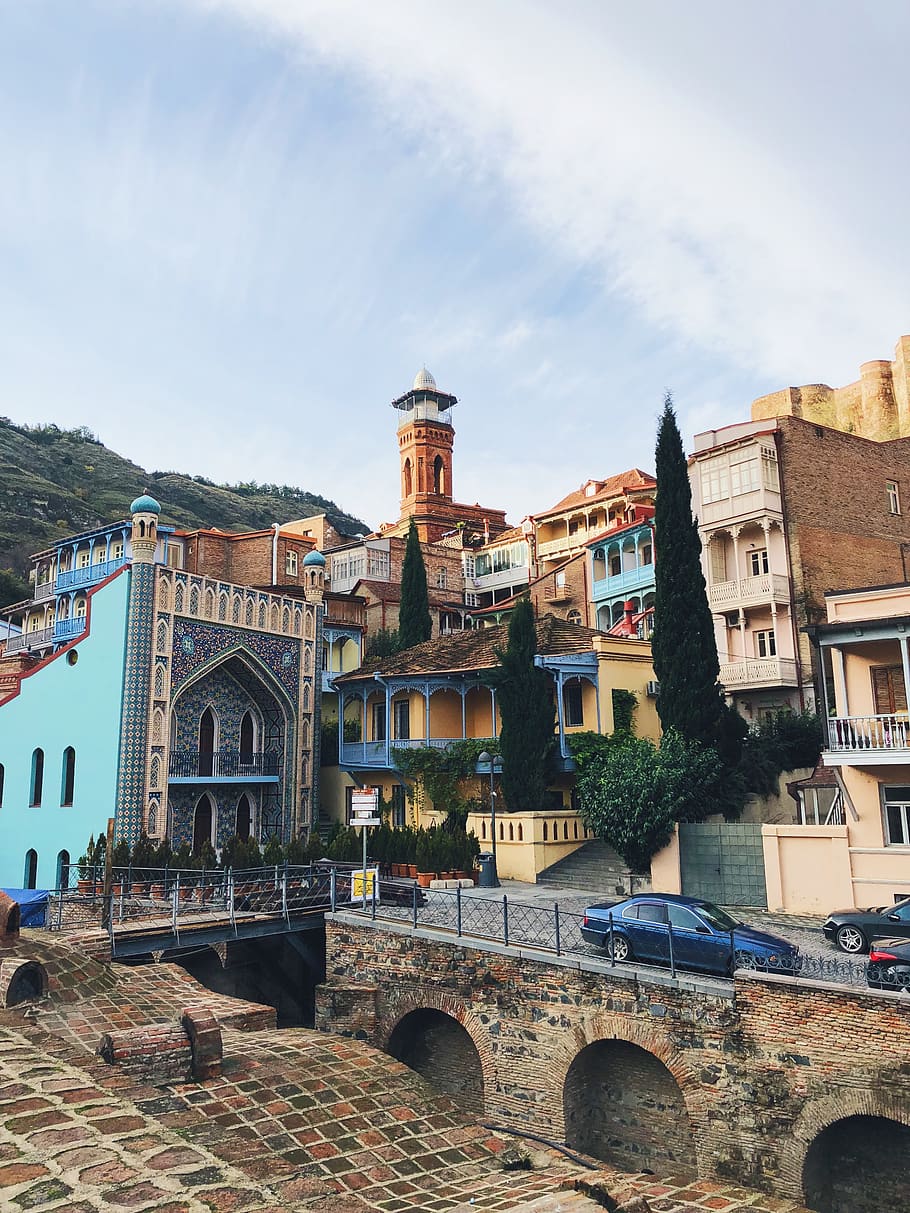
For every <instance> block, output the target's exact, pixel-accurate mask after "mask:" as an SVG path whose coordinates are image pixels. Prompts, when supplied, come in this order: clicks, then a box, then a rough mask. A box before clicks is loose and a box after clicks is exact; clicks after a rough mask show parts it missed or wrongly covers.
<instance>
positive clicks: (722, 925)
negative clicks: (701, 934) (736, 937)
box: [693, 901, 740, 931]
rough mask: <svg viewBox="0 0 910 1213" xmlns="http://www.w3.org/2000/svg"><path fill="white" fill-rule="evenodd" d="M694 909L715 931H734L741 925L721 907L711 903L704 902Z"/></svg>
mask: <svg viewBox="0 0 910 1213" xmlns="http://www.w3.org/2000/svg"><path fill="white" fill-rule="evenodd" d="M693 908H694V909H695V910H696V911H697V913H699V914H701V916H702V918H703V919H704V920H705V922H707V923H710V924H711V926H712V927H714V929H715V931H732V930H733V928H734V927H738V926H739V925H740V924H739V923H738V922H737V921H736V919H735V918H731V917H730V915H729V914H728V913H727V911H726V910H722V909H721V908H720V906H713V905H712V904H711V902H710V901H703V902H702V903H701V905H697V906H694V907H693Z"/></svg>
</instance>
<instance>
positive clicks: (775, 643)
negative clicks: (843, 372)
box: [690, 385, 910, 718]
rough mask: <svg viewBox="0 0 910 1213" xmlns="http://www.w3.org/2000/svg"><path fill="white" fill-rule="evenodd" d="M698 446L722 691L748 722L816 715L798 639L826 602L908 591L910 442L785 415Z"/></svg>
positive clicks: (696, 487)
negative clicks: (792, 713)
mask: <svg viewBox="0 0 910 1213" xmlns="http://www.w3.org/2000/svg"><path fill="white" fill-rule="evenodd" d="M854 386H855V385H854ZM825 390H826V391H830V390H831V389H825ZM846 390H847V389H844V391H846ZM788 391H789V392H791V393H795V392H798V391H801V389H788ZM854 394H855V393H854ZM778 398H779V399H781V400H790V399H791V397H790V396H787V394H786V393H778V394H777V395H776V397H764V398H763V399H762V400H761V401H757V402H756V405H757V406H761V407H757V408H756V409H755V411H756V412H758V413H762V412H766V411H767V409H768V407H769V406H768V403H767V402H768V401H771V400H774V399H778ZM857 407H858V406H857ZM870 408H871V406H870ZM845 415H846V414H845ZM841 419H843V418H841ZM694 447H695V449H694V452H693V454H692V456H691V459H690V479H691V484H692V503H693V510H694V512H695V514H696V515H697V518H698V524H699V534H700V536H701V541H702V550H703V567H704V571H705V581H706V585H707V592H708V599H709V602H710V605H711V610H712V612H713V614H714V618H715V634H716V638H717V650H718V656H719V659H720V667H721V669H720V681H721V683H722V684H723V685H724V687H725V689H726V690H727V692H728V694H729V695H730V697H731V698H732V699H733V700H734V701H735V702H736V704H737V706H738V707H739V708H740V710H741V711H742V712H743V714H744V715H746V716H747V717H750V718H755V717H756V716H759V715H761V714H762V713H763V712H766V711H770V710H776V709H779V708H782V707H790V708H792V709H794V710H800V709H801V708H807V709H811V710H814V708H815V705H816V692H817V688H818V685H819V679H818V671H817V670H816V669H815V668H814V666H813V653H812V649H811V646H810V644H809V641H808V638H807V637H806V635H805V634H804V633H803V632H802V631H801V629H802V628H804V627H805V626H806V625H809V624H813V623H818V622H820V621H821V620H822V619H823V618H824V612H825V593H826V591H828V590H831V589H835V588H836V589H855V588H857V587H860V586H868V585H882V584H889V583H894V582H903V581H906V580H907V577H908V571H910V559H908V552H910V548H908V545H910V518H908V516H907V513H906V505H907V501H908V496H907V495H908V493H910V437H891V438H887V439H884V440H876V439H874V438H869V437H862V436H860V435H858V434H856V433H847V432H844V431H842V430H839V429H834V428H831V427H830V426H826V425H823V424H821V423H820V422H817V421H815V420H806V419H805V417H798V416H795V415H792V414H784V415H782V416H779V417H770V418H769V417H763V418H759V419H754V420H752V421H751V422H743V423H741V424H738V425H732V426H727V427H726V428H725V429H723V430H709V431H707V432H705V433H702V434H697V435H696V436H695V443H694Z"/></svg>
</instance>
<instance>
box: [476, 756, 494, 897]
mask: <svg viewBox="0 0 910 1213" xmlns="http://www.w3.org/2000/svg"><path fill="white" fill-rule="evenodd" d="M477 761H478V763H479V765H480V766H485V765H487V764H489V767H490V832H491V834H492V836H493V873H492V875H493V879H492V882H491V887H492V888H494V889H498V888H499V871H498V870H497V867H496V793H495V791H494V790H493V763H494V761H495V759H494V758H493V755H492V754H489V753H488V752H487V751H486V750H483V751H481V753H480V754H478V755H477Z"/></svg>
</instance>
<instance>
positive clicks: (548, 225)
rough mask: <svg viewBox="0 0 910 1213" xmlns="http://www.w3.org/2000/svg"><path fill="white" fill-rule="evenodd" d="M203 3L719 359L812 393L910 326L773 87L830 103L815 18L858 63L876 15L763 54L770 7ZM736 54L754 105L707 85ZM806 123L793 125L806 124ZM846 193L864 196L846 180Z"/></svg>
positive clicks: (797, 26) (887, 268) (895, 278)
mask: <svg viewBox="0 0 910 1213" xmlns="http://www.w3.org/2000/svg"><path fill="white" fill-rule="evenodd" d="M188 2H190V3H195V4H199V5H202V6H203V7H204V8H206V9H207V10H209V11H212V10H214V11H217V12H223V13H228V14H232V15H234V16H237V17H241V18H243V19H244V20H246V21H249V22H251V23H253V24H254V25H255V26H257V27H258V28H260V29H262V30H265V31H268V32H269V33H271V34H273V35H276V36H279V37H281V38H283V39H285V40H290V41H291V42H292V44H293V45H295V46H297V47H298V48H299V49H300V50H301V53H303V54H305V55H306V56H308V57H312V56H314V55H315V56H318V57H321V58H323V59H324V60H327V61H329V62H331V63H332V64H334V65H336V66H339V67H341V68H343V69H345V70H347V71H350V72H354V73H356V74H357V75H358V76H359V77H362V78H365V79H366V80H368V81H369V82H370V84H371V86H372V87H373V88H374V89H375V90H376V94H377V97H378V98H379V101H380V104H381V105H382V107H383V108H384V111H385V113H386V115H387V117H388V121H389V122H390V123H394V124H397V125H398V126H399V127H403V128H406V129H409V130H411V131H413V132H416V133H418V134H419V136H420V138H421V139H422V140H423V141H424V148H425V151H426V153H427V154H428V155H430V156H431V157H432V158H434V159H435V160H436V161H437V162H440V163H442V164H444V166H445V168H446V170H447V171H452V169H453V168H455V169H457V170H458V171H460V172H461V173H463V174H464V175H465V176H469V175H470V174H475V175H476V174H480V175H481V176H483V177H489V176H493V177H497V178H499V179H501V180H502V181H503V182H504V183H505V184H506V185H507V187H508V190H509V193H510V197H511V203H512V206H513V207H514V209H515V212H516V214H517V215H519V216H520V217H521V218H522V219H523V220H524V221H526V222H528V223H530V224H532V225H534V227H535V228H536V229H537V230H538V232H539V233H540V236H541V238H542V239H546V240H548V241H555V242H558V244H559V245H560V246H561V247H562V249H563V250H564V253H565V254H567V255H569V256H570V257H573V258H576V259H577V260H578V261H579V262H587V263H593V264H595V265H598V266H600V269H601V273H602V277H603V285H604V288H605V289H607V290H609V291H612V292H616V293H618V294H619V295H620V296H622V297H624V298H626V299H627V300H631V301H633V302H634V303H635V305H637V306H638V307H639V308H640V309H641V310H642V312H643V314H644V316H645V317H646V319H647V320H648V321H650V323H651V324H652V325H656V326H658V327H660V328H664V329H666V330H667V331H668V332H672V333H676V334H677V335H680V336H682V337H684V338H686V339H690V340H692V341H695V342H696V343H698V345H700V346H701V347H702V348H703V349H711V350H715V351H719V352H721V353H723V354H724V355H726V356H727V357H729V358H731V359H733V360H735V361H737V362H738V363H740V364H741V365H746V366H752V367H757V368H760V369H761V370H762V371H764V372H766V373H769V374H771V375H775V376H780V377H781V378H782V379H786V380H787V381H793V379H794V376H795V375H796V374H797V373H799V374H802V375H807V376H811V375H814V376H816V377H817V376H818V373H819V364H820V362H825V363H826V364H827V365H829V366H832V367H833V368H834V370H842V372H843V373H844V374H848V375H852V374H853V373H854V372H855V365H856V361H862V360H864V359H865V358H867V357H872V356H873V355H874V354H877V353H878V352H880V351H881V350H882V348H883V343H885V346H884V348H885V349H886V350H887V349H888V348H890V345H891V343H892V342H893V340H894V339H895V337H896V336H897V331H896V330H897V329H898V328H902V327H906V324H907V302H908V299H907V291H906V287H905V283H906V280H907V270H908V268H910V267H908V264H907V261H908V257H907V248H906V244H904V245H903V247H901V248H894V247H892V248H891V249H890V250H888V256H887V257H885V256H882V255H881V253H882V250H881V249H880V248H878V249H876V250H875V252H876V255H875V256H874V257H870V246H871V243H872V242H873V241H877V240H878V237H879V235H880V233H878V232H875V233H872V232H868V233H867V232H864V231H863V230H862V229H860V228H857V227H856V225H855V224H850V223H848V218H849V217H850V213H851V212H850V208H849V207H846V208H845V209H842V208H841V206H840V192H839V191H838V190H832V189H831V188H830V184H831V178H830V172H829V170H830V165H827V166H826V165H824V164H822V163H821V162H820V160H819V158H818V157H817V156H816V155H815V154H814V152H813V147H812V143H811V140H812V138H813V136H814V135H815V134H817V130H816V128H814V127H812V126H811V125H809V126H807V129H806V131H805V134H806V144H805V146H804V147H803V148H802V156H801V157H800V159H798V160H797V159H794V157H793V147H792V146H790V147H787V148H784V147H780V148H779V149H778V146H777V144H776V143H775V134H776V133H778V134H779V131H780V127H779V125H778V126H775V125H774V124H775V123H779V120H780V114H779V112H778V109H779V103H778V104H776V103H775V98H774V95H773V93H774V87H776V86H777V85H778V83H779V89H778V91H781V92H783V93H784V94H787V88H788V86H787V83H786V79H785V78H786V76H787V74H788V73H792V72H803V73H805V79H804V80H803V82H802V83H803V87H804V89H805V91H806V95H807V97H808V96H809V95H810V93H811V90H812V88H813V85H815V84H816V83H817V84H818V86H819V87H822V86H823V82H822V81H821V80H819V81H815V80H813V78H812V77H811V75H810V73H809V69H808V68H807V66H806V63H805V60H804V58H803V56H804V52H805V51H806V50H808V49H809V47H808V46H807V47H804V46H802V45H800V40H801V39H802V38H805V39H808V38H810V37H812V36H814V31H815V30H817V28H818V27H817V25H815V26H813V22H814V20H815V18H816V17H818V16H820V15H823V16H824V17H826V18H827V20H828V22H829V24H830V22H831V21H832V20H833V21H837V20H841V21H842V23H843V31H842V32H843V44H842V45H840V46H839V48H838V49H839V52H840V54H841V55H842V57H843V59H844V61H845V66H849V63H850V59H851V56H852V55H853V54H854V48H855V46H856V45H858V44H861V43H862V41H863V39H862V32H863V24H862V21H863V18H862V14H859V13H854V14H853V15H852V21H851V20H850V17H851V14H850V11H849V9H848V8H841V9H840V10H838V9H837V6H830V5H829V6H826V9H825V12H824V14H819V13H818V11H817V10H816V9H815V6H808V7H807V10H806V12H805V14H804V20H803V23H802V24H801V22H800V14H798V13H793V11H792V10H789V9H788V11H787V16H786V19H787V25H788V34H789V39H790V44H789V47H787V46H782V45H775V44H774V41H773V40H772V39H771V38H770V37H768V34H769V31H770V29H771V27H773V26H775V23H780V22H781V21H782V19H783V17H784V13H783V11H782V10H781V9H780V8H775V6H770V8H769V9H768V11H767V14H766V17H765V21H764V23H760V24H759V27H756V28H749V27H748V25H747V24H746V21H745V13H744V21H743V28H742V29H739V30H738V29H736V28H735V27H732V26H730V23H729V17H728V14H726V13H724V11H723V8H718V7H717V6H713V5H704V6H701V7H700V8H699V10H698V11H697V12H696V14H695V18H694V21H693V12H692V10H691V8H689V6H685V12H682V11H681V10H682V8H683V6H679V5H677V4H668V3H663V4H653V3H652V4H647V3H643V4H641V5H640V6H636V10H637V13H636V15H635V16H629V13H628V12H627V11H626V10H623V12H622V15H621V16H619V13H618V10H617V9H614V8H613V7H612V6H604V5H598V4H593V5H592V4H585V3H580V2H576V3H575V4H568V5H560V6H558V7H557V6H554V5H551V4H545V3H535V2H533V0H516V2H513V3H509V2H507V0H500V2H499V3H497V4H495V5H491V4H489V3H484V2H482V0H449V2H446V0H437V2H436V3H434V4H433V5H432V6H426V5H424V4H418V3H416V2H415V3H410V2H408V0H383V3H381V4H375V3H363V2H361V0H188ZM810 9H811V11H810ZM894 11H895V15H896V19H897V20H900V15H899V10H894ZM724 18H726V21H725V20H724ZM693 24H694V25H695V26H698V27H700V28H699V31H698V32H699V34H700V37H701V40H702V42H703V47H702V48H701V51H700V52H699V50H698V49H697V48H696V49H695V50H693V44H694V33H693V31H692V30H691V28H690V27H691V26H692V25H693ZM752 25H753V26H755V25H756V22H755V18H754V17H753V18H752ZM875 32H876V34H877V31H875ZM677 34H679V35H680V39H681V41H683V42H685V43H687V45H685V46H684V47H683V48H682V51H681V54H682V55H685V54H687V53H688V54H689V55H690V56H692V55H698V54H699V53H700V54H701V59H700V61H699V60H698V59H695V60H693V61H691V62H690V64H689V65H688V66H689V71H688V75H687V71H686V64H685V63H684V64H683V66H682V67H680V65H679V64H677V65H675V68H674V67H673V66H672V52H673V45H674V38H675V37H676V36H677ZM759 34H761V35H763V37H764V44H763V45H761V44H759V42H760V39H759V37H758V35H759ZM750 38H753V39H754V40H755V43H756V45H755V47H754V56H755V57H754V58H752V57H750V46H749V41H748V40H749V39H750ZM743 43H745V45H743ZM649 48H650V49H649ZM737 54H738V55H740V56H741V63H742V76H741V80H740V82H739V88H738V89H737V88H736V85H735V83H733V84H731V80H730V77H731V70H730V67H729V64H727V63H725V64H724V70H723V73H722V74H723V77H724V84H725V87H726V88H727V89H728V90H730V97H729V104H725V98H724V96H723V95H719V94H718V93H717V92H716V91H714V92H712V90H711V89H710V87H706V86H705V85H704V81H703V80H699V79H698V74H699V72H705V73H708V72H710V71H711V70H712V66H713V62H714V60H715V59H716V58H719V57H725V56H726V57H729V56H733V55H737ZM668 64H670V65H671V66H670V67H669V68H668V66H667V65H668ZM837 66H838V65H837V64H829V68H830V74H829V75H828V76H827V77H826V79H825V81H824V85H826V86H827V88H828V90H829V96H830V110H829V116H830V121H831V122H837V121H839V120H841V118H840V115H839V111H840V110H844V109H846V108H847V107H848V106H849V105H855V104H856V102H855V101H854V99H853V98H848V97H845V96H839V95H838V93H837V91H836V87H835V85H834V82H833V80H832V78H831V76H832V75H833V73H834V71H835V69H836V68H837ZM880 68H881V70H882V71H883V72H886V71H887V64H886V63H885V62H882V63H881V64H880ZM769 80H770V82H771V85H772V86H774V87H768V88H766V87H765V85H766V83H767V82H768V81H769ZM870 91H871V90H870ZM787 95H789V94H787ZM899 95H900V94H899V92H898V91H896V92H895V94H894V96H895V98H897V97H899ZM750 103H754V104H750ZM763 105H765V106H766V108H767V110H768V122H769V124H770V125H769V126H768V127H765V126H763V124H762V112H761V107H762V106H763ZM895 116H896V115H895ZM872 118H873V116H872V115H870V120H871V119H872ZM815 120H816V119H815V118H813V121H815ZM800 121H801V115H800V113H799V111H798V110H796V111H793V112H792V113H791V115H790V126H791V127H792V126H795V127H797V128H798V127H799V124H800ZM825 142H826V143H827V142H828V140H827V139H826V141H825ZM889 171H898V172H899V171H900V169H899V166H894V165H892V166H889ZM869 184H870V186H871V187H872V188H873V189H874V188H877V184H876V183H875V182H870V183H869ZM842 192H843V195H844V198H845V199H848V198H849V197H852V190H851V186H850V183H849V182H844V183H843V191H842ZM900 232H901V229H900V226H899V225H896V227H895V235H896V236H897V235H898V234H899V233H900ZM845 350H847V351H849V353H845ZM853 351H856V359H855V361H854V362H853V363H852V364H851V365H850V366H849V368H848V366H847V365H846V361H845V360H846V358H848V357H852V355H853Z"/></svg>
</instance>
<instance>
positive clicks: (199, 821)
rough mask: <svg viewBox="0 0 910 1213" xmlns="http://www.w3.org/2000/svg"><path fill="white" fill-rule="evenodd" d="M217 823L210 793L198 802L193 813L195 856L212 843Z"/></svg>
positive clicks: (201, 797)
mask: <svg viewBox="0 0 910 1213" xmlns="http://www.w3.org/2000/svg"><path fill="white" fill-rule="evenodd" d="M214 821H215V806H214V805H213V804H212V798H211V796H209V794H208V792H206V793H205V795H203V796H200V797H199V799H198V800H197V801H196V809H195V811H194V813H193V854H194V855H198V854H199V853H200V851H201V850H202V848H203V846H204V845H205V843H210V844H211V842H212V825H213V824H214Z"/></svg>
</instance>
